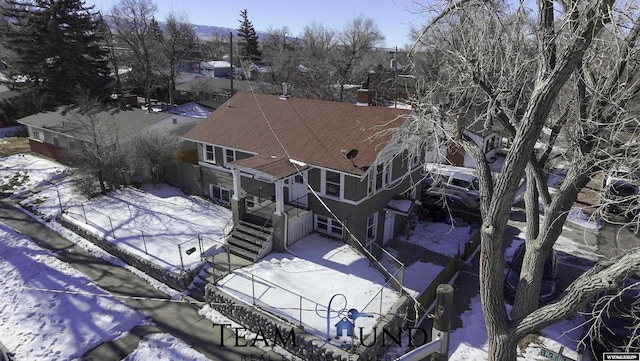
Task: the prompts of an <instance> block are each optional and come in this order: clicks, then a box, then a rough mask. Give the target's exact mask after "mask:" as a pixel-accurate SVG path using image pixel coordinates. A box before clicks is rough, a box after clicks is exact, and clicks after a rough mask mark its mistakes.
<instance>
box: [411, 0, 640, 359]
mask: <svg viewBox="0 0 640 361" xmlns="http://www.w3.org/2000/svg"><path fill="white" fill-rule="evenodd" d="M536 3H537V5H538V7H537V9H536V10H535V11H533V12H529V11H527V10H526V9H525V8H524V6H520V7H518V8H516V9H510V8H508V7H505V6H502V5H499V4H497V3H492V2H481V1H475V0H461V1H459V2H455V3H447V4H444V5H442V6H441V7H439V8H438V7H437V6H436V5H440V4H431V5H433V7H425V12H429V11H436V10H437V12H436V13H435V15H434V17H433V20H431V21H430V22H429V24H428V25H427V26H425V28H424V29H423V30H422V31H421V32H420V33H419V34H418V38H417V41H416V44H415V45H414V48H413V52H414V58H415V59H418V60H420V61H416V63H417V65H418V66H417V69H421V70H423V71H424V72H423V74H424V79H425V82H424V83H423V84H421V86H420V92H421V97H419V98H417V99H415V103H416V104H417V109H416V112H415V114H416V116H415V118H414V119H413V121H412V122H411V124H410V129H411V132H408V133H407V136H406V137H407V139H413V140H415V141H411V142H406V143H405V144H406V145H405V146H404V147H405V149H406V150H410V151H414V152H415V151H416V150H417V149H420V148H419V147H417V146H415V145H412V144H417V143H418V142H420V141H424V140H425V137H427V139H428V140H429V141H430V142H432V143H431V144H430V147H431V148H432V149H440V148H441V147H442V146H447V145H450V144H455V145H457V146H459V147H462V148H463V149H464V150H465V152H467V153H468V154H470V155H471V156H472V158H473V159H474V161H475V164H476V169H477V176H478V179H479V181H480V184H481V190H480V210H481V216H482V226H481V231H480V232H481V243H482V244H481V252H480V296H481V300H482V310H483V313H484V317H485V323H486V328H487V333H488V336H489V340H488V348H489V359H490V360H500V361H503V360H515V359H516V347H517V343H518V341H519V340H520V339H521V338H522V337H524V336H525V335H527V334H529V333H533V332H536V331H539V330H540V329H542V328H544V327H546V326H548V325H550V324H553V323H555V322H558V321H560V320H562V319H564V318H567V317H569V316H571V315H573V314H575V313H576V312H577V311H578V310H579V309H581V308H582V307H583V306H584V305H585V303H586V302H587V301H589V300H590V299H592V298H593V297H594V296H596V295H597V294H599V293H600V292H602V291H606V290H612V289H616V288H619V287H621V285H622V282H623V281H624V280H625V279H626V278H628V277H629V276H630V275H632V274H633V273H634V272H635V273H637V272H639V271H640V251H638V250H635V251H629V252H626V253H625V254H623V255H621V256H618V257H616V258H614V259H611V260H608V261H606V262H604V261H603V262H599V263H598V264H596V266H594V267H593V268H592V269H590V270H589V271H587V272H586V273H584V274H583V275H582V276H580V277H579V278H578V279H576V280H575V281H574V282H573V283H572V284H570V285H569V286H568V287H567V288H566V290H565V292H564V294H563V295H562V296H561V297H560V298H559V299H558V300H557V301H555V302H553V303H551V304H548V305H544V306H540V305H538V298H539V297H538V295H539V292H540V285H541V277H542V274H543V268H544V263H545V259H546V257H547V255H548V254H549V252H551V249H552V247H553V245H554V243H555V242H556V240H557V239H558V237H559V235H560V233H561V231H562V227H563V225H564V223H565V221H566V220H567V217H568V215H569V211H570V210H571V207H572V205H573V204H574V203H575V201H576V199H577V196H578V193H579V191H580V190H581V189H582V188H583V187H584V186H585V184H586V183H587V182H588V181H589V180H590V179H591V177H592V176H593V175H594V174H595V173H598V172H602V171H607V170H610V169H614V168H616V167H621V166H626V167H628V168H629V169H633V168H634V167H635V168H637V166H636V164H637V159H638V154H637V153H638V149H639V148H638V133H637V129H638V127H637V122H638V121H637V115H638V112H637V110H638V109H637V107H636V106H634V103H635V102H637V100H638V96H637V95H638V90H639V89H640V81H638V80H639V79H638V77H639V76H640V75H638V70H640V69H638V64H639V63H638V50H639V49H638V44H637V36H638V32H639V31H640V17H639V16H638V15H639V14H638V11H637V6H636V4H635V3H633V2H620V3H618V2H616V1H615V0H572V1H567V2H561V3H560V4H559V6H556V5H555V4H554V3H553V1H551V0H538V1H537V2H536ZM532 17H533V18H532ZM421 58H422V59H425V58H426V59H425V60H424V61H423V60H422V59H421ZM470 108H474V109H475V110H476V111H477V114H478V115H477V116H476V118H475V119H466V123H463V124H460V122H459V121H458V120H459V119H460V115H461V114H467V113H468V111H469V109H470ZM474 122H481V123H480V125H484V126H485V127H488V126H496V127H500V128H501V129H502V132H503V133H504V134H505V135H506V136H507V137H509V138H510V140H511V142H512V145H511V147H510V149H509V150H508V153H507V155H506V158H505V161H504V165H503V168H502V171H501V173H500V174H499V175H498V176H497V177H496V178H494V177H492V174H491V172H490V170H489V164H488V162H487V160H486V158H485V155H484V153H483V152H482V150H481V149H480V148H479V146H478V145H477V144H476V143H475V142H473V141H472V140H471V139H470V138H468V137H466V136H465V133H464V132H463V131H461V132H454V129H456V126H460V125H462V126H463V127H468V126H469V125H470V124H472V123H474ZM463 130H464V129H463ZM418 134H419V136H417V135H418ZM537 144H544V145H545V146H544V148H542V149H540V150H536V145H537ZM558 166H562V167H563V168H564V178H563V179H562V180H560V181H559V182H558V183H557V188H558V189H557V191H556V192H555V193H554V196H553V197H551V195H550V191H549V186H548V184H547V175H548V172H550V171H551V170H553V169H555V168H557V167H558ZM523 177H526V180H527V185H526V187H527V188H526V192H525V195H524V201H525V209H526V215H527V229H526V244H527V247H526V253H525V256H524V261H523V265H522V272H521V273H520V281H519V284H518V290H517V293H516V297H515V301H514V305H513V308H512V310H511V313H510V314H509V313H508V312H507V310H506V307H505V303H504V296H503V292H502V289H503V279H504V273H503V272H504V266H505V262H504V255H503V234H504V231H505V227H506V225H507V222H508V220H509V216H510V212H511V207H512V204H513V203H514V199H515V196H516V192H517V190H518V187H519V183H520V181H521V179H522V178H523ZM540 207H541V208H542V212H540Z"/></svg>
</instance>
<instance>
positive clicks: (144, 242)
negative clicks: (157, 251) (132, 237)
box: [140, 231, 149, 254]
mask: <svg viewBox="0 0 640 361" xmlns="http://www.w3.org/2000/svg"><path fill="white" fill-rule="evenodd" d="M140 233H142V244H143V245H144V253H146V254H149V251H147V241H146V240H145V239H144V231H140Z"/></svg>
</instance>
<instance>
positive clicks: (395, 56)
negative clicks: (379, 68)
mask: <svg viewBox="0 0 640 361" xmlns="http://www.w3.org/2000/svg"><path fill="white" fill-rule="evenodd" d="M393 59H394V62H393V84H394V85H395V90H394V92H395V94H394V95H393V108H396V109H397V108H398V47H397V46H396V51H395V53H394V54H393Z"/></svg>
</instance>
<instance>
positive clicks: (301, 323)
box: [300, 295, 302, 328]
mask: <svg viewBox="0 0 640 361" xmlns="http://www.w3.org/2000/svg"><path fill="white" fill-rule="evenodd" d="M300 328H302V295H301V296H300Z"/></svg>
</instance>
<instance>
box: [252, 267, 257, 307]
mask: <svg viewBox="0 0 640 361" xmlns="http://www.w3.org/2000/svg"><path fill="white" fill-rule="evenodd" d="M251 303H253V305H254V306H255V305H256V286H255V283H254V282H253V273H252V274H251Z"/></svg>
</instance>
